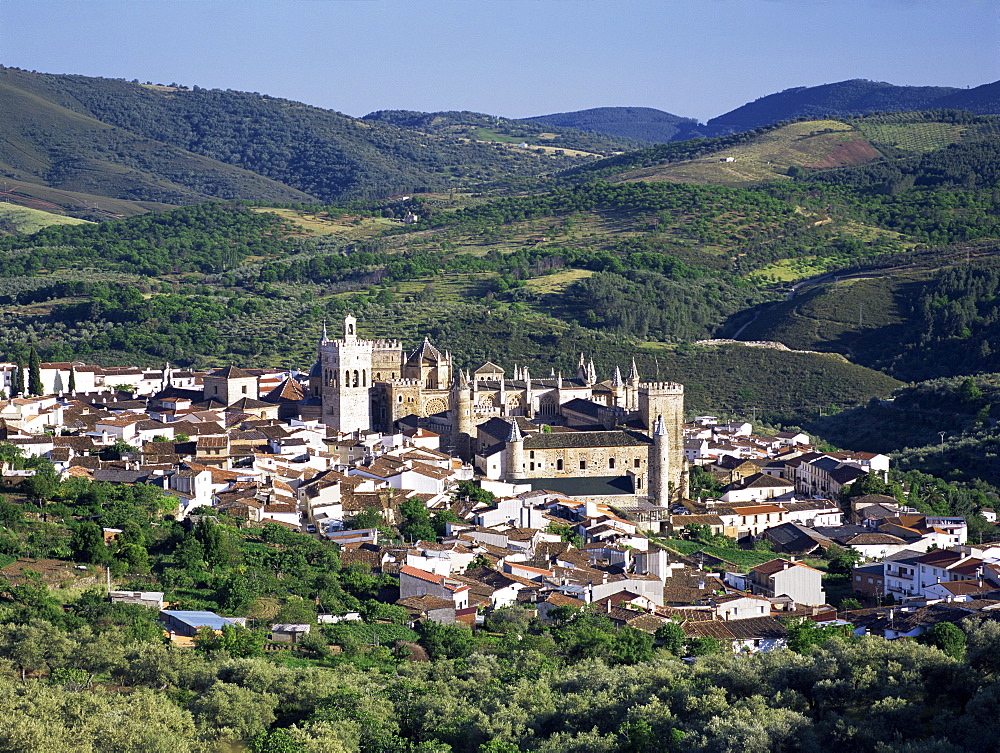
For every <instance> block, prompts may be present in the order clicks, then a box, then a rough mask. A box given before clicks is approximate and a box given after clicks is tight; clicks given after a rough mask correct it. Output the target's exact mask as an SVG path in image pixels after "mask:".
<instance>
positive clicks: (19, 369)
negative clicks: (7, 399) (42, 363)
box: [10, 361, 24, 397]
mask: <svg viewBox="0 0 1000 753" xmlns="http://www.w3.org/2000/svg"><path fill="white" fill-rule="evenodd" d="M22 394H24V365H23V364H22V363H21V362H20V361H18V362H17V363H16V364H15V367H14V373H13V374H12V375H11V381H10V396H11V397H17V396H18V395H22Z"/></svg>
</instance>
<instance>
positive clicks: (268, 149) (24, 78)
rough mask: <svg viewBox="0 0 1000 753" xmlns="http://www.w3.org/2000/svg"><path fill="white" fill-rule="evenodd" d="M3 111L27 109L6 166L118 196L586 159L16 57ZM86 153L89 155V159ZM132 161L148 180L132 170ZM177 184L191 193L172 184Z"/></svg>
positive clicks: (461, 172) (285, 187)
mask: <svg viewBox="0 0 1000 753" xmlns="http://www.w3.org/2000/svg"><path fill="white" fill-rule="evenodd" d="M0 111H3V112H7V113H9V114H10V113H16V114H17V117H7V118H4V119H3V120H2V121H0V134H2V135H3V138H4V139H5V140H6V141H7V142H9V143H15V144H19V145H20V146H19V148H18V149H17V150H8V149H5V150H2V153H0V162H2V161H3V160H8V161H11V167H9V168H8V170H19V171H21V173H20V175H21V177H25V178H29V179H30V178H35V179H36V182H46V183H49V182H52V183H53V184H57V185H61V186H63V187H65V188H72V189H73V190H84V191H86V190H87V189H88V188H91V189H92V188H94V186H93V185H90V184H88V183H86V181H87V180H89V176H90V175H91V174H93V175H94V178H93V179H94V180H107V179H108V175H107V174H108V173H110V174H111V176H113V180H114V181H115V182H116V185H118V188H117V189H116V192H115V193H113V194H112V195H117V196H119V197H120V198H142V199H149V200H156V201H166V202H168V203H170V202H173V203H191V202H192V201H193V200H194V201H197V200H199V199H204V198H208V197H216V198H223V199H228V198H241V199H251V200H265V201H275V200H278V201H301V200H304V199H308V197H316V198H318V199H320V200H322V201H330V200H334V199H338V198H345V197H380V196H387V195H391V194H393V193H399V192H402V191H415V190H418V189H427V188H449V187H453V186H467V185H470V184H476V183H483V182H487V181H490V180H496V179H500V178H507V177H511V176H525V175H537V174H541V173H545V172H549V171H553V170H558V169H562V168H566V167H569V166H570V165H572V164H576V163H577V162H579V161H580V159H581V157H573V156H569V155H566V154H556V153H555V151H552V152H551V153H543V154H538V153H536V152H535V151H532V150H527V149H518V148H515V147H513V146H511V145H508V144H501V143H496V142H493V143H486V142H480V141H472V140H469V139H463V138H459V137H457V136H444V135H433V134H432V135H427V134H423V133H417V132H414V131H411V130H408V129H405V128H400V127H398V126H393V125H389V124H386V123H379V122H377V121H373V120H359V119H357V118H351V117H349V116H347V115H343V114H341V113H338V112H334V111H332V110H323V109H320V108H317V107H310V106H308V105H304V104H302V103H299V102H291V101H288V100H282V99H276V98H273V97H268V96H266V95H262V94H258V93H249V92H236V91H221V90H207V89H200V88H193V89H187V88H180V87H163V86H144V85H140V84H139V83H138V82H137V81H136V82H128V81H123V80H120V79H100V78H88V77H85V76H57V75H48V74H36V73H27V72H25V71H21V70H17V69H12V68H3V69H0ZM42 123H46V124H47V126H46V127H40V126H41V124H42ZM53 130H54V133H50V136H49V137H48V138H42V134H43V133H45V132H46V131H49V132H52V131H53ZM84 158H86V159H90V160H91V162H84V163H83V164H80V160H81V159H84ZM206 159H207V160H208V161H205V160H206ZM199 160H201V162H199ZM213 165H214V166H215V167H214V168H213ZM227 166H228V167H227ZM122 168H128V169H127V170H125V172H124V173H122ZM232 168H238V170H236V171H233V170H232ZM213 169H214V173H215V174H216V175H215V176H214V177H213ZM129 170H138V171H140V173H141V175H142V177H143V180H139V178H138V177H137V178H135V179H134V180H131V179H129V175H130V174H131V173H129V172H128V171H129ZM50 173H51V174H50ZM11 175H12V177H16V175H17V174H16V173H12V174H11ZM29 176H30V177H29ZM261 176H263V177H261ZM42 178H44V180H41V179H42ZM241 180H242V183H240V181H241ZM143 181H144V182H143ZM233 181H236V183H233ZM272 182H276V183H272ZM160 183H164V185H159V184H160ZM174 183H179V184H180V185H183V186H185V187H186V188H187V189H188V194H187V195H185V193H184V192H183V191H180V192H179V189H175V190H174V193H171V190H170V186H171V185H172V184H174ZM216 184H219V185H216ZM264 184H266V185H267V186H268V189H267V190H264V188H262V187H261V186H263V185H264ZM277 184H281V186H278V185H277ZM157 186H158V190H157V191H154V188H156V187H157ZM140 187H142V188H141V190H140ZM191 191H194V192H196V193H194V194H191ZM213 191H214V192H213ZM280 191H284V195H282V194H281V193H279V192H280Z"/></svg>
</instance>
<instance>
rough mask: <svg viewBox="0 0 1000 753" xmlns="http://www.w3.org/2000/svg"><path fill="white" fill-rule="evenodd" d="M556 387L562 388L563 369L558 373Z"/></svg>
mask: <svg viewBox="0 0 1000 753" xmlns="http://www.w3.org/2000/svg"><path fill="white" fill-rule="evenodd" d="M556 389H557V390H561V389H562V372H561V371H560V372H559V373H558V374H557V375H556Z"/></svg>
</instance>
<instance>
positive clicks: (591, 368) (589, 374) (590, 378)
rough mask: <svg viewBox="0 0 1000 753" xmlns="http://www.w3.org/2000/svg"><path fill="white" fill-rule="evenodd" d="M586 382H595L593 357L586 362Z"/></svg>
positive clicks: (595, 370) (595, 374)
mask: <svg viewBox="0 0 1000 753" xmlns="http://www.w3.org/2000/svg"><path fill="white" fill-rule="evenodd" d="M587 383H588V384H597V369H595V368H594V359H593V358H591V359H590V363H588V364H587Z"/></svg>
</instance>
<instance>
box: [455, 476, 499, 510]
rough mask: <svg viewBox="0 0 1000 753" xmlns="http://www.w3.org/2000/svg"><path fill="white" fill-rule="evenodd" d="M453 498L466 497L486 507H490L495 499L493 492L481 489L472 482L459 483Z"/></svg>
mask: <svg viewBox="0 0 1000 753" xmlns="http://www.w3.org/2000/svg"><path fill="white" fill-rule="evenodd" d="M455 497H456V498H458V499H464V498H466V497H468V498H469V499H470V500H472V501H473V502H482V503H483V504H487V505H492V504H493V503H494V502H496V499H497V497H496V495H495V494H494V493H493V492H491V491H487V490H486V489H483V487H481V486H479V485H478V484H477V483H476V482H474V481H459V482H458V489H457V490H456V492H455Z"/></svg>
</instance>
